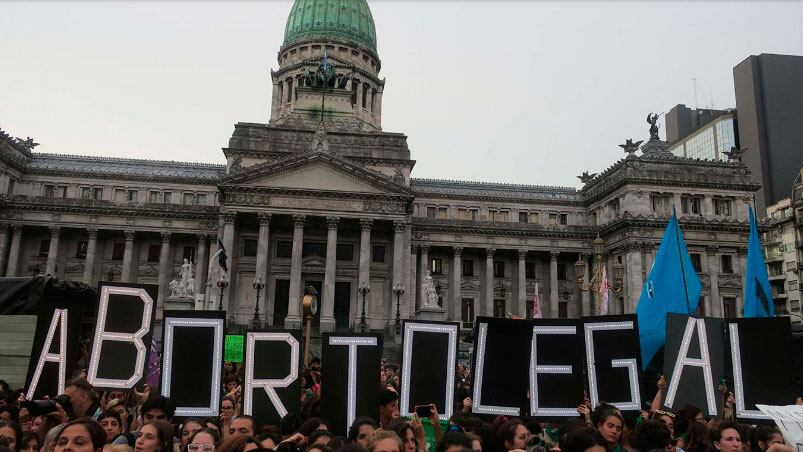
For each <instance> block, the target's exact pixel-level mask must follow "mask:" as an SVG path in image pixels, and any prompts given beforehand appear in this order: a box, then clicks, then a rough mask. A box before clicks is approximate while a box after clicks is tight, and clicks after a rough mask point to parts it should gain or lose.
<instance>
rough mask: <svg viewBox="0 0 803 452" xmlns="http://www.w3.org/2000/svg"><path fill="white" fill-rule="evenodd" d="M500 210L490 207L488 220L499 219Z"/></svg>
mask: <svg viewBox="0 0 803 452" xmlns="http://www.w3.org/2000/svg"><path fill="white" fill-rule="evenodd" d="M498 218H499V211H497V210H496V209H488V221H499V220H498Z"/></svg>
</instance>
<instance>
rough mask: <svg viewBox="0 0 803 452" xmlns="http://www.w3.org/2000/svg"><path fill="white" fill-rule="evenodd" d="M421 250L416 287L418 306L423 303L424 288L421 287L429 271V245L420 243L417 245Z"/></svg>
mask: <svg viewBox="0 0 803 452" xmlns="http://www.w3.org/2000/svg"><path fill="white" fill-rule="evenodd" d="M419 249H420V250H421V264H420V265H419V266H420V267H421V275H420V276H419V278H418V282H417V283H416V284H417V288H418V294H419V295H418V307H421V306H423V305H424V295H425V292H424V289H423V288H422V286H423V284H424V278H425V277H426V276H427V272H428V271H429V245H421V246H420V247H419Z"/></svg>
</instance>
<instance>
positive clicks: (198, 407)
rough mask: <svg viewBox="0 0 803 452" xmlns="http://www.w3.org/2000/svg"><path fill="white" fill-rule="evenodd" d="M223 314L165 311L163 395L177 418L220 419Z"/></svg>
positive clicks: (224, 314)
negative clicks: (172, 407) (172, 404)
mask: <svg viewBox="0 0 803 452" xmlns="http://www.w3.org/2000/svg"><path fill="white" fill-rule="evenodd" d="M225 316H226V313H225V312H223V311H165V312H164V326H163V329H162V382H161V388H160V389H161V393H162V395H163V396H165V397H170V398H171V399H172V400H173V403H174V405H175V407H176V413H175V416H177V417H208V416H213V417H217V416H218V415H219V414H220V413H219V409H220V392H221V382H220V380H221V371H222V367H223V336H224V331H225V328H226V320H225Z"/></svg>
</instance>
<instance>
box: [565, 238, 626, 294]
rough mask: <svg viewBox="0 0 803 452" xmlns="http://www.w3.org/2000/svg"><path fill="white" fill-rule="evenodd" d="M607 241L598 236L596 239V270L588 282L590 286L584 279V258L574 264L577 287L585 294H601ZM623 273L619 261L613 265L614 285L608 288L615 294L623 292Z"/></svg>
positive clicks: (594, 246) (594, 243) (594, 248)
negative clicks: (590, 292)
mask: <svg viewBox="0 0 803 452" xmlns="http://www.w3.org/2000/svg"><path fill="white" fill-rule="evenodd" d="M604 248H605V241H604V240H602V239H601V238H600V237H599V234H597V238H596V239H594V242H593V250H594V269H593V272H592V275H591V276H592V277H591V280H590V281H588V284H584V283H583V277H584V276H585V272H586V263H585V262H584V261H583V260H582V258H578V259H577V262H575V263H574V270H575V274H576V275H577V286H578V287H579V288H580V290H582V291H583V292H588V291H592V292H599V289H600V286H601V285H602V269H603V268H604V266H605V262H604V260H605V252H604ZM622 272H623V267H622V264H620V263H619V262H618V261H615V262H614V263H613V280H614V282H613V284H609V285H608V288H609V289H611V290H612V291H613V292H614V293H619V292H621V291H622Z"/></svg>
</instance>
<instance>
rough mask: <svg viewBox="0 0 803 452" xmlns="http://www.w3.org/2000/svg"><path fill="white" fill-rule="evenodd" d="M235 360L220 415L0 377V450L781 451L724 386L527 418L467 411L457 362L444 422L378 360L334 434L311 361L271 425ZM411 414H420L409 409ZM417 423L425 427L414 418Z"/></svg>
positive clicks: (786, 449) (466, 390) (145, 396)
mask: <svg viewBox="0 0 803 452" xmlns="http://www.w3.org/2000/svg"><path fill="white" fill-rule="evenodd" d="M242 378H243V373H242V368H241V367H240V366H238V365H237V364H235V363H226V364H225V366H224V376H223V381H224V388H225V389H224V391H225V393H224V394H222V397H221V401H220V416H219V417H214V418H212V417H208V418H190V419H180V420H179V419H175V418H174V414H175V408H174V405H173V402H172V401H171V400H170V399H169V398H167V397H164V396H162V395H160V394H159V393H158V388H148V387H147V386H146V387H145V388H144V390H143V391H141V392H140V391H133V392H130V393H128V392H122V391H109V392H99V391H96V390H95V389H94V388H93V387H92V386H91V385H90V384H89V383H88V382H87V381H86V380H85V379H84V378H82V377H79V378H77V379H75V380H72V381H70V382H69V383H68V384H67V386H66V389H65V391H64V394H61V395H58V396H55V397H53V398H50V399H47V400H42V401H30V400H26V399H25V398H24V391H23V390H22V389H17V390H11V389H10V388H9V387H8V385H6V384H4V382H0V384H2V386H0V452H134V451H136V452H249V451H257V452H267V451H273V452H483V451H488V452H505V451H526V452H547V451H549V452H553V451H554V452H624V451H627V452H653V451H665V452H683V451H685V452H748V451H752V452H791V451H792V450H793V449H792V448H791V447H790V446H788V445H787V444H785V442H784V438H783V436H782V435H781V433H780V431H779V430H778V429H777V427H774V426H768V425H759V426H750V425H742V424H739V423H736V422H734V421H733V416H732V413H733V409H732V405H733V398H732V395H731V394H729V393H727V391H726V390H725V391H724V392H723V395H724V397H723V399H724V404H723V407H722V408H723V410H722V411H723V413H724V414H723V416H722V417H721V418H712V419H706V417H705V416H704V413H703V412H702V411H701V410H700V409H699V408H697V407H695V406H691V405H688V406H684V407H682V408H681V409H679V410H677V411H676V412H673V411H668V410H665V409H661V406H662V402H663V399H662V398H663V394H664V391H665V387H666V383H665V381H664V379H663V378H660V379H659V380H658V384H657V393H656V396H655V398H654V399H653V400H652V402H651V403H645V406H644V409H643V410H642V411H641V413H639V414H637V415H636V414H632V413H623V412H622V411H620V410H619V409H617V408H616V407H614V406H613V405H610V404H607V403H602V404H600V405H599V406H597V407H595V408H594V409H593V410H592V409H591V404H590V402H589V401H588V400H587V399H586V400H584V401H582V403H581V404H580V405H579V406H578V407H577V413H578V414H577V417H573V418H569V419H566V420H565V421H564V422H562V423H559V424H555V423H548V422H543V421H541V420H539V419H537V418H533V417H527V416H523V417H519V418H515V417H505V416H496V417H489V416H482V415H475V414H474V413H472V400H471V398H470V394H471V392H470V391H471V374H470V370H469V368H468V367H467V366H465V365H462V364H460V365H458V369H457V381H456V386H455V387H456V395H457V397H456V400H458V406H456V407H455V409H454V414H453V415H452V416H451V418H450V419H449V420H448V422H442V421H439V418H438V408H439V407H437V406H436V405H434V404H432V405H424V406H423V407H417V409H416V410H415V412H416V413H415V414H413V415H412V416H411V417H401V416H400V413H399V395H398V394H399V387H400V375H399V373H398V366H394V365H391V364H387V363H384V362H383V364H382V367H381V376H380V381H381V388H380V391H381V392H380V402H379V403H380V405H379V406H378V407H377V411H376V415H375V416H374V417H358V418H356V419H355V420H354V422H353V423H352V425H351V426H350V427H349V429H348V433H347V435H346V436H345V437H344V436H341V435H338V434H337V433H336V432H333V431H332V425H331V423H330V422H329V421H328V420H326V419H323V418H321V416H320V396H321V385H322V384H325V382H323V383H322V381H321V373H320V361H319V360H317V359H313V360H312V361H311V363H310V364H309V365H308V367H306V368H305V369H304V370H303V372H302V374H301V377H300V379H301V387H302V389H301V394H300V395H299V397H300V400H301V404H300V406H301V408H300V409H299V411H298V412H297V413H289V414H288V415H287V416H285V417H284V418H282V419H281V422H278V423H277V425H260V423H259V422H258V421H257V420H256V419H254V418H253V417H251V416H248V415H245V414H242V413H241V402H242V389H241V388H242ZM419 415H420V417H419ZM425 426H426V427H425Z"/></svg>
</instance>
